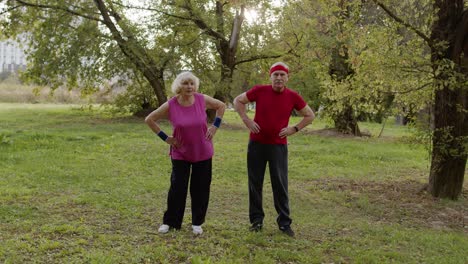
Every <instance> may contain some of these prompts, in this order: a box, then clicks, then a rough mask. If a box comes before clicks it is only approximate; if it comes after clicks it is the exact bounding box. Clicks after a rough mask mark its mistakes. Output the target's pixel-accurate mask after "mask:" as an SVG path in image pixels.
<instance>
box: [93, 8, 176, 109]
mask: <svg viewBox="0 0 468 264" xmlns="http://www.w3.org/2000/svg"><path fill="white" fill-rule="evenodd" d="M94 3H95V4H96V6H97V8H98V9H99V12H100V14H101V16H102V18H103V21H104V24H105V25H106V27H107V28H108V29H109V31H110V32H111V34H112V37H113V39H114V40H115V41H116V42H117V44H118V45H119V47H120V50H121V51H122V52H123V54H124V55H125V56H126V57H127V58H128V59H129V60H130V61H131V62H132V63H133V64H134V66H135V68H136V69H137V70H138V71H140V72H141V73H142V74H143V76H144V77H145V78H146V79H147V80H148V82H149V84H150V85H151V87H152V88H153V91H154V93H155V95H156V98H157V99H158V103H159V105H158V106H160V105H162V104H163V103H165V102H166V101H167V96H166V89H165V85H164V79H163V71H164V68H163V67H161V68H159V67H157V63H156V61H155V60H154V59H153V58H152V57H151V56H150V55H149V54H148V52H147V51H146V49H145V48H144V47H143V46H141V45H140V44H139V43H138V42H137V40H136V39H137V38H135V36H133V33H132V32H131V31H129V30H126V28H125V27H122V26H120V29H121V30H122V32H123V33H122V32H120V31H119V29H118V27H117V26H116V24H115V23H114V20H115V21H116V22H117V24H118V23H119V22H121V20H122V19H121V17H120V15H119V14H118V13H117V12H116V11H115V10H112V12H111V11H110V10H109V8H108V7H107V6H106V4H105V3H104V1H102V0H94ZM111 14H112V17H113V18H114V20H113V19H112V18H111ZM124 36H125V37H124ZM143 110H145V109H143Z"/></svg>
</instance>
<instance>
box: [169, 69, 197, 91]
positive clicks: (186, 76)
mask: <svg viewBox="0 0 468 264" xmlns="http://www.w3.org/2000/svg"><path fill="white" fill-rule="evenodd" d="M188 80H190V81H193V83H194V84H195V91H198V86H199V85H200V79H198V78H197V76H195V75H194V74H193V73H191V72H189V71H186V72H181V73H179V75H177V77H176V78H175V80H174V82H172V86H171V90H172V92H173V93H174V94H176V95H177V94H179V93H180V88H182V83H183V82H185V81H188Z"/></svg>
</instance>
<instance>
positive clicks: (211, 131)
mask: <svg viewBox="0 0 468 264" xmlns="http://www.w3.org/2000/svg"><path fill="white" fill-rule="evenodd" d="M216 131H218V128H217V127H215V126H213V125H212V126H210V128H208V131H206V139H209V140H211V139H213V137H214V136H215V134H216Z"/></svg>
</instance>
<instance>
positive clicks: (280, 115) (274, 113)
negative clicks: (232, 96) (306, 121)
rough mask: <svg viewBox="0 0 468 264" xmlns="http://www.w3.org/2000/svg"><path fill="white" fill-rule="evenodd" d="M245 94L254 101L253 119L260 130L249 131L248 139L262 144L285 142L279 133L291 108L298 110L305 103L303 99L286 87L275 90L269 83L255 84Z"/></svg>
mask: <svg viewBox="0 0 468 264" xmlns="http://www.w3.org/2000/svg"><path fill="white" fill-rule="evenodd" d="M246 95H247V99H249V101H250V102H255V117H254V121H255V122H256V123H257V124H258V125H259V126H260V132H259V133H258V134H254V133H250V139H251V140H253V141H256V142H259V143H262V144H283V145H284V144H287V143H288V141H287V138H286V137H285V138H280V137H279V133H280V131H281V129H283V128H285V127H287V126H288V123H289V118H290V117H291V112H292V111H293V109H296V110H297V111H299V110H301V109H302V108H304V107H305V106H306V105H307V104H306V102H305V101H304V99H303V98H302V97H301V96H300V95H299V94H298V93H297V92H295V91H293V90H290V89H288V88H286V87H285V88H284V90H283V91H282V92H280V93H278V92H275V91H274V90H273V87H272V86H271V84H270V85H256V86H254V87H252V89H250V90H249V91H247V93H246Z"/></svg>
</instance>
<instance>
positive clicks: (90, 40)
mask: <svg viewBox="0 0 468 264" xmlns="http://www.w3.org/2000/svg"><path fill="white" fill-rule="evenodd" d="M123 9H124V6H123V4H122V3H121V1H104V0H94V1H85V0H82V1H34V2H32V1H31V2H29V1H26V0H8V1H7V6H6V9H5V11H4V12H3V13H4V14H8V16H7V17H6V18H4V20H3V23H2V31H3V34H9V35H11V36H16V35H18V34H19V33H22V32H23V33H25V34H23V36H24V37H25V38H27V39H29V48H30V51H29V54H28V55H29V58H30V59H31V60H30V61H31V62H32V63H31V65H30V66H29V67H28V69H27V70H26V74H25V76H26V77H27V78H28V79H29V80H30V81H32V82H35V83H37V84H43V85H49V86H51V87H52V88H56V87H58V86H59V85H63V84H66V85H68V86H71V87H73V86H83V87H84V88H85V89H86V88H88V89H96V86H97V83H98V81H99V80H102V79H103V78H111V77H115V76H116V75H120V76H129V75H132V73H133V72H137V74H141V75H142V76H144V78H145V79H146V80H147V81H148V83H149V85H150V86H151V87H152V89H153V92H154V95H155V96H156V98H157V102H156V103H157V105H160V104H162V103H164V102H166V100H167V95H166V89H165V83H164V76H163V73H164V69H165V68H166V67H167V65H168V63H169V62H170V61H171V59H172V55H171V54H172V53H171V52H168V50H169V51H170V50H171V48H170V47H169V48H168V47H164V48H165V49H166V50H164V49H162V48H161V47H158V46H157V45H156V46H155V47H154V48H149V46H150V45H149V43H148V42H147V40H145V39H143V38H142V37H141V36H139V35H138V34H141V33H142V30H141V29H139V28H137V27H136V26H135V25H134V24H133V23H132V22H131V21H129V20H128V19H127V18H126V17H125V15H124V13H123ZM156 44H158V43H156ZM154 50H157V51H158V53H157V54H158V55H157V56H154V55H153V54H154ZM152 51H153V54H152ZM115 52H118V53H115ZM116 54H117V55H116ZM161 54H163V55H161ZM133 70H134V71H133Z"/></svg>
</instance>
